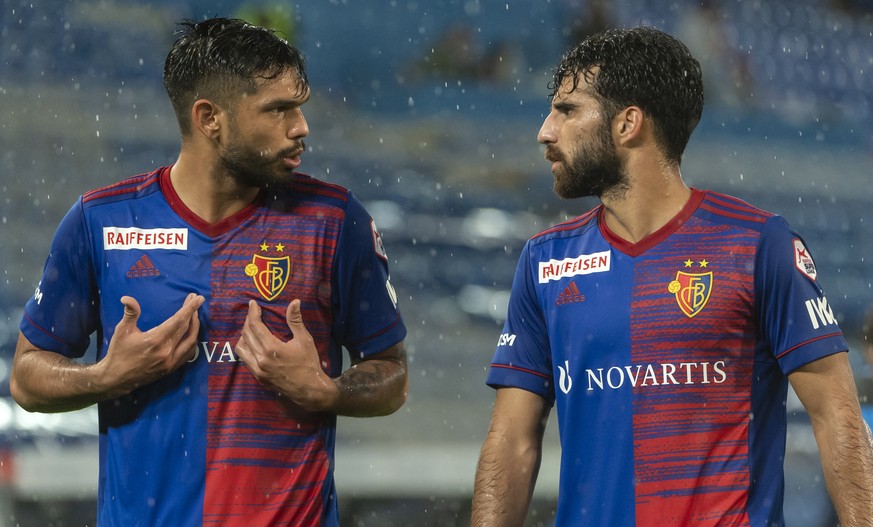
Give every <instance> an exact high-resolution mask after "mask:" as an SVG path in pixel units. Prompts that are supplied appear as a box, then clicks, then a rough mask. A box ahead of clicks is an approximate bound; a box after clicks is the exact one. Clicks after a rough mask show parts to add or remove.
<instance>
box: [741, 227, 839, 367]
mask: <svg viewBox="0 0 873 527" xmlns="http://www.w3.org/2000/svg"><path fill="white" fill-rule="evenodd" d="M818 278H819V277H818V272H817V270H816V267H815V262H814V261H813V258H812V254H811V253H810V251H809V249H808V247H807V246H806V244H805V243H804V241H803V239H802V238H801V237H800V236H799V235H798V234H797V233H796V232H795V231H793V230H792V229H791V227H790V226H789V225H788V223H787V222H786V221H785V220H784V219H783V218H781V217H779V216H774V217H772V218H770V219H769V220H768V221H767V223H766V225H765V226H764V230H763V231H762V234H761V243H760V246H759V249H758V256H757V262H756V269H755V289H756V291H757V292H758V294H757V295H756V296H757V298H758V305H757V308H758V319H759V324H760V327H761V328H762V333H763V336H764V339H765V341H766V342H767V344H768V345H769V347H770V350H771V352H772V353H773V355H774V356H775V358H776V360H777V361H778V363H779V367H780V368H781V369H782V371H783V372H784V373H785V374H788V373H791V372H792V371H794V370H796V369H797V368H799V367H801V366H803V365H804V364H807V363H810V362H812V361H814V360H817V359H820V358H822V357H825V356H827V355H831V354H834V353H838V352H842V351H846V350H848V349H849V348H848V345H847V344H846V341H845V338H844V337H843V333H842V331H841V330H840V327H839V325H838V324H837V320H836V319H835V317H834V313H833V310H832V308H831V306H830V305H829V304H828V300H827V298H826V297H825V293H824V290H823V289H822V286H821V284H820V283H819V280H818Z"/></svg>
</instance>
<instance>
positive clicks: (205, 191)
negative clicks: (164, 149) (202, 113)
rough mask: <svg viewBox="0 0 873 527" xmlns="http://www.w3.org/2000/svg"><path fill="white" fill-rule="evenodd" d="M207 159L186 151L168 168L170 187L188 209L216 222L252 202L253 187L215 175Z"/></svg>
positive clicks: (214, 168)
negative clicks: (196, 157) (204, 159)
mask: <svg viewBox="0 0 873 527" xmlns="http://www.w3.org/2000/svg"><path fill="white" fill-rule="evenodd" d="M215 170H217V167H216V166H213V164H212V163H209V162H201V161H200V160H197V159H191V158H190V156H187V155H186V154H185V153H182V154H180V155H179V159H178V160H177V161H176V163H175V164H174V165H173V168H172V169H171V170H170V182H171V183H172V185H173V189H174V190H175V191H176V194H177V195H178V196H179V199H181V200H182V203H184V204H185V206H186V207H188V209H189V210H190V211H191V212H193V213H194V214H195V215H197V217H199V218H200V219H202V220H203V221H205V222H206V223H210V224H212V223H218V222H219V221H221V220H224V219H226V218H229V217H230V216H233V215H234V214H236V213H237V212H239V211H240V210H242V209H244V208H245V207H246V206H248V205H249V204H251V203H252V202H253V201H254V200H255V198H256V197H257V195H258V192H259V189H258V188H256V187H241V186H240V185H239V184H237V183H235V182H234V181H233V180H232V179H230V178H226V177H216V175H215V173H214V171H215Z"/></svg>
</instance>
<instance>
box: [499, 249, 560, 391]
mask: <svg viewBox="0 0 873 527" xmlns="http://www.w3.org/2000/svg"><path fill="white" fill-rule="evenodd" d="M551 364H552V362H551V352H550V347H549V339H548V333H547V328H546V322H545V318H544V316H543V313H542V310H541V308H540V304H539V301H538V299H537V293H536V283H535V280H534V276H533V273H532V272H531V266H530V242H528V243H527V245H525V247H524V249H523V250H522V253H521V257H520V258H519V261H518V267H517V268H516V271H515V277H514V278H513V281H512V291H511V292H510V295H509V307H508V310H507V313H506V322H505V323H504V325H503V332H502V333H501V334H500V337H499V339H498V341H497V350H496V351H495V352H494V358H493V359H492V361H491V367H490V369H489V371H488V377H487V380H486V382H487V383H488V385H489V386H491V387H492V388H499V387H513V388H521V389H523V390H527V391H529V392H533V393H535V394H537V395H539V396H541V397H542V398H544V399H545V400H546V401H548V403H549V404H554V402H555V388H554V383H553V382H552V365H551Z"/></svg>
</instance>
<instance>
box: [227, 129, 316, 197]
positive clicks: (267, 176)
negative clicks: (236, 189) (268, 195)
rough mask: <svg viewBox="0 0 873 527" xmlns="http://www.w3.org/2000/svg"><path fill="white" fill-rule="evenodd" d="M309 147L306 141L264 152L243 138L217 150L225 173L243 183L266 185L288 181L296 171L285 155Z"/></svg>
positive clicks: (246, 185)
mask: <svg viewBox="0 0 873 527" xmlns="http://www.w3.org/2000/svg"><path fill="white" fill-rule="evenodd" d="M301 150H306V146H305V145H304V143H303V141H299V142H298V144H296V145H294V146H292V147H289V148H286V149H284V150H280V151H278V152H275V153H273V152H266V153H265V152H263V151H261V150H257V149H254V148H249V147H248V146H247V145H244V144H242V143H241V142H240V141H236V140H232V141H229V144H228V146H227V147H226V148H225V149H224V151H223V152H220V153H219V154H218V162H219V164H220V165H221V168H222V169H223V172H224V174H226V175H227V176H228V177H230V178H231V179H233V180H234V181H235V182H236V183H237V184H239V185H241V186H244V187H258V188H267V187H270V186H276V185H280V184H283V183H287V181H288V176H289V175H290V174H291V173H292V172H293V170H290V169H289V168H286V167H285V166H284V164H283V162H282V159H283V158H284V157H286V156H290V155H293V154H294V152H298V151H301Z"/></svg>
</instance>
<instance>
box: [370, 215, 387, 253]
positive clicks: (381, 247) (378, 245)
mask: <svg viewBox="0 0 873 527" xmlns="http://www.w3.org/2000/svg"><path fill="white" fill-rule="evenodd" d="M370 230H372V231H373V248H374V249H375V250H376V254H377V255H378V256H379V258H381V259H383V260H385V261H386V262H387V261H388V253H387V252H386V251H385V244H384V243H382V234H381V233H380V232H379V229H377V228H376V222H375V221H373V220H370Z"/></svg>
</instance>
